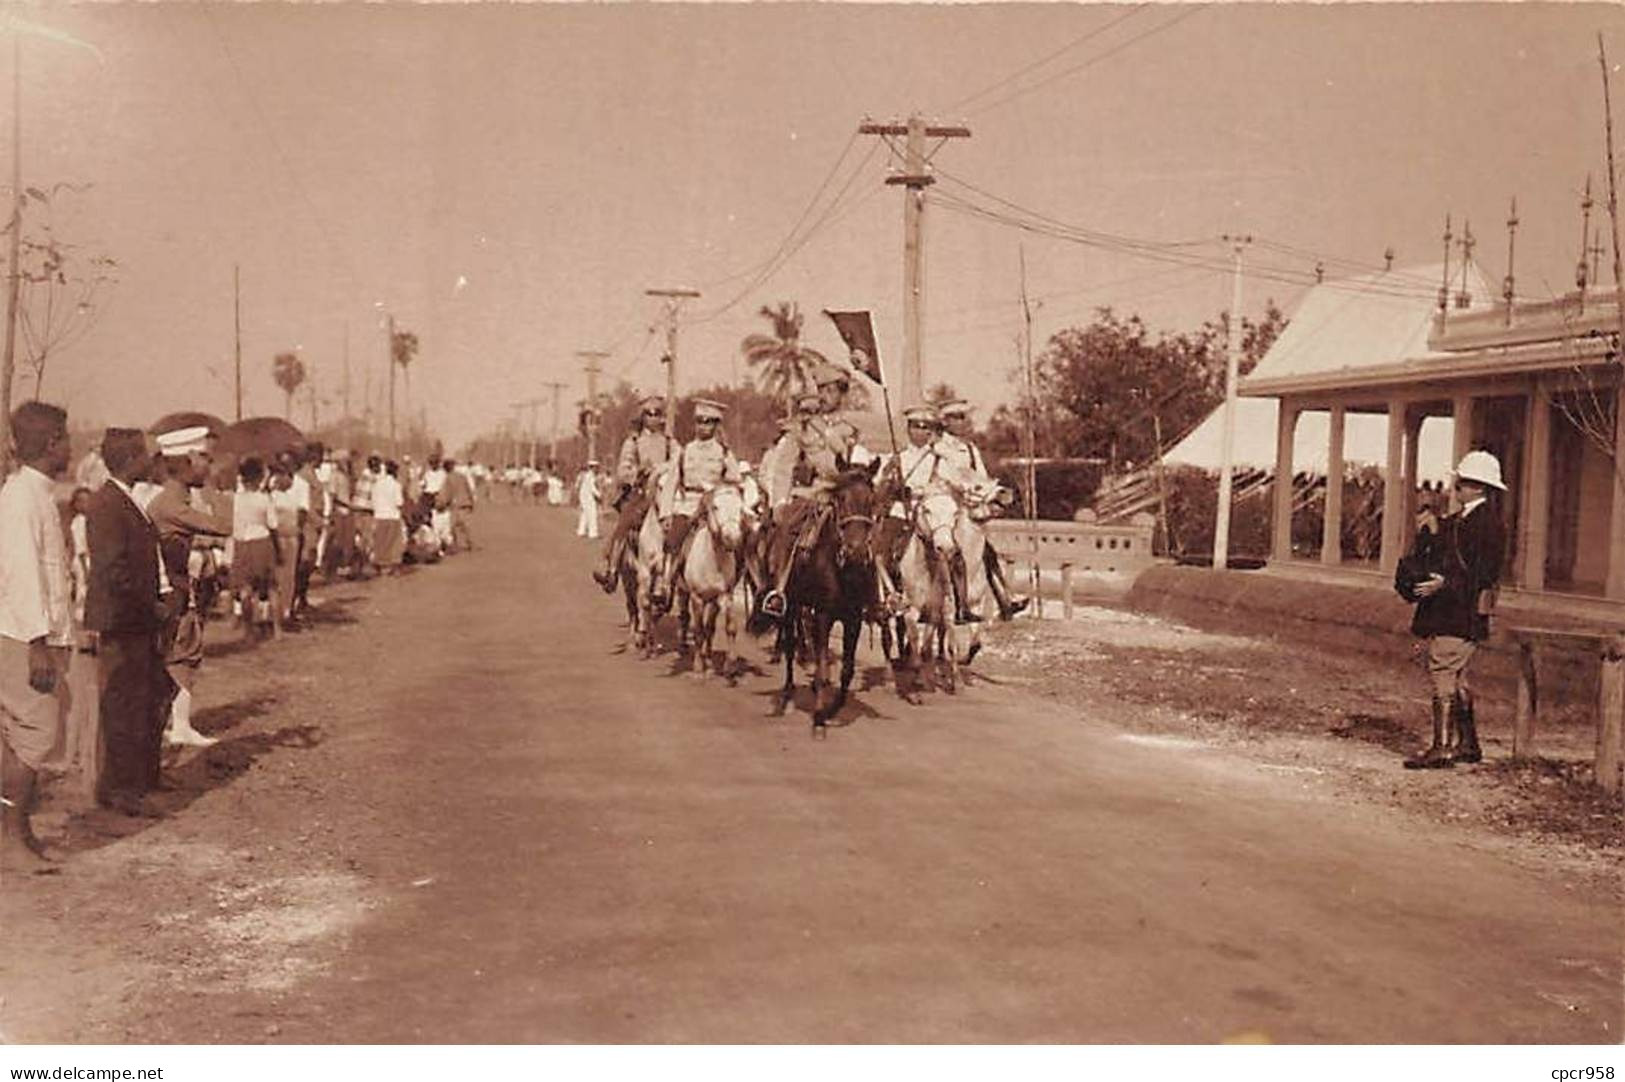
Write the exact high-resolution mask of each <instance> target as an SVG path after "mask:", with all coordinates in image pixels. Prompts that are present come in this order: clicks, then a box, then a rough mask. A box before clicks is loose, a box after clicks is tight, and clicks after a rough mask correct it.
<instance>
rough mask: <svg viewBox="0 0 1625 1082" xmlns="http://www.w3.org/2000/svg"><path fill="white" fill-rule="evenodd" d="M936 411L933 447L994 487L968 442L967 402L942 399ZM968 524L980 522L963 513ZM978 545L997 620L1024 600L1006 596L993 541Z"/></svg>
mask: <svg viewBox="0 0 1625 1082" xmlns="http://www.w3.org/2000/svg"><path fill="white" fill-rule="evenodd" d="M937 414H938V416H940V417H941V418H942V424H943V428H944V429H946V431H944V432H943V433H942V435H941V436H939V437H937V446H938V448H939V449H940V450H941V452H942V455H943V457H944V458H946V459H947V460H948V461H950V462H952V463H954V464H955V465H956V466H959V467H961V468H963V469H965V470H967V471H968V472H969V473H971V474H972V475H973V476H975V477H977V478H978V479H980V480H981V481H983V482H984V483H985V484H987V485H992V486H994V487H997V485H998V482H996V481H995V480H994V479H993V477H992V475H990V474H989V473H988V470H987V460H986V459H985V458H983V457H982V451H981V448H979V447H977V446H976V444H975V443H974V442H972V436H974V435H975V427H974V426H973V425H972V424H971V419H970V403H969V402H966V401H965V400H964V399H962V398H956V399H953V400H952V401H949V402H944V403H942V404H941V405H939V406H938V407H937ZM966 518H967V520H968V522H969V524H970V525H971V526H973V527H974V528H975V529H978V530H980V529H981V528H982V527H981V525H980V523H979V522H978V521H977V520H976V519H975V518H973V517H971V516H968V515H967V516H966ZM983 540H984V544H983V546H982V565H983V568H984V569H985V570H986V572H987V584H988V587H989V588H990V589H992V591H993V599H994V600H995V601H996V602H997V603H998V606H999V619H1001V620H1009V619H1010V618H1012V617H1014V616H1016V615H1018V614H1019V613H1021V612H1022V611H1024V610H1025V609H1026V608H1027V605H1028V599H1027V598H1022V599H1021V600H1019V601H1017V600H1013V599H1012V598H1011V597H1010V587H1009V585H1008V584H1006V582H1005V581H1004V565H1003V564H1002V563H1001V562H1000V561H999V554H998V553H997V552H995V551H994V549H993V543H992V542H991V541H987V540H986V537H985V535H984V538H983Z"/></svg>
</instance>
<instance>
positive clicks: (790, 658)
mask: <svg viewBox="0 0 1625 1082" xmlns="http://www.w3.org/2000/svg"><path fill="white" fill-rule="evenodd" d="M799 617H800V613H799V612H798V611H797V610H796V608H795V607H794V606H791V607H790V608H789V609H788V610H787V611H786V612H785V614H784V616H783V617H782V618H781V619H780V620H779V633H778V636H777V641H778V644H779V657H780V658H781V659H782V660H783V661H784V686H783V687H782V688H780V689H779V694H778V701H777V703H775V704H774V707H773V716H774V717H782V716H783V715H784V711H785V708H786V707H788V706H789V705H790V700H791V699H792V698H794V696H795V693H796V638H797V635H796V628H797V627H798V626H799V623H798V621H799Z"/></svg>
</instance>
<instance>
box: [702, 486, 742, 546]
mask: <svg viewBox="0 0 1625 1082" xmlns="http://www.w3.org/2000/svg"><path fill="white" fill-rule="evenodd" d="M705 527H706V529H708V530H710V531H711V536H713V537H715V538H716V540H717V544H718V545H719V546H720V547H722V548H723V549H726V550H727V551H729V552H733V551H735V550H737V549H738V548H739V545H740V542H741V541H742V540H743V539H744V535H745V497H744V495H743V494H742V493H741V492H740V491H739V489H738V488H737V487H735V486H734V485H718V486H716V487H715V488H713V489H712V490H711V491H710V492H708V493H707V494H706V497H705Z"/></svg>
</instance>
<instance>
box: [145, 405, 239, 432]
mask: <svg viewBox="0 0 1625 1082" xmlns="http://www.w3.org/2000/svg"><path fill="white" fill-rule="evenodd" d="M183 428H207V429H208V430H209V435H211V436H219V435H221V434H223V433H224V432H225V431H226V422H224V421H222V420H221V419H220V418H218V417H216V416H215V415H214V414H212V413H200V412H198V411H196V410H182V411H180V412H179V413H166V414H164V415H163V416H162V417H160V418H158V420H156V421H154V422H153V423H152V427H151V428H149V429H147V431H148V432H150V433H152V434H153V435H154V436H162V435H163V434H164V433H165V432H178V431H180V430H181V429H183Z"/></svg>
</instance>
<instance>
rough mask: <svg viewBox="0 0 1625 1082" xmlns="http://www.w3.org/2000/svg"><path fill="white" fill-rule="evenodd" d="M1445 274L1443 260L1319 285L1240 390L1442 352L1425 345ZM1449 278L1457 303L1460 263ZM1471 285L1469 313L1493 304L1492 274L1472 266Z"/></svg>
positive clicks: (1321, 377)
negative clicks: (1486, 274) (1485, 274)
mask: <svg viewBox="0 0 1625 1082" xmlns="http://www.w3.org/2000/svg"><path fill="white" fill-rule="evenodd" d="M1443 275H1444V267H1443V265H1442V264H1437V263H1436V264H1433V265H1431V266H1419V267H1407V268H1404V269H1402V270H1393V271H1384V272H1382V273H1379V274H1368V275H1363V276H1360V277H1356V278H1343V279H1339V280H1337V281H1334V282H1323V283H1321V284H1319V285H1317V286H1314V287H1313V288H1312V289H1310V290H1309V291H1308V292H1307V293H1305V294H1304V295H1303V299H1302V300H1301V301H1300V302H1299V303H1298V307H1297V310H1296V311H1294V312H1293V313H1292V318H1291V319H1290V321H1289V322H1288V323H1287V326H1286V330H1284V331H1282V332H1281V336H1280V337H1279V338H1277V339H1276V340H1275V343H1274V345H1272V346H1270V349H1269V352H1268V353H1266V354H1265V355H1264V358H1263V359H1262V360H1260V361H1259V362H1258V365H1257V367H1255V368H1254V369H1253V370H1252V372H1251V373H1249V374H1248V375H1247V377H1246V378H1245V379H1244V380H1243V381H1242V387H1241V390H1242V393H1244V394H1245V393H1249V392H1251V393H1269V392H1266V391H1264V390H1263V388H1262V387H1260V388H1258V389H1257V390H1254V385H1256V384H1263V385H1267V386H1270V387H1272V388H1273V387H1276V386H1282V385H1287V384H1291V383H1293V382H1297V381H1300V380H1301V381H1303V382H1305V383H1311V382H1312V383H1317V384H1324V383H1325V382H1326V380H1327V377H1334V378H1335V374H1336V373H1344V372H1346V373H1349V374H1350V376H1351V378H1355V376H1356V373H1357V370H1359V369H1362V368H1378V367H1383V366H1389V365H1393V364H1394V363H1396V362H1399V361H1408V360H1416V359H1425V358H1427V357H1431V356H1440V357H1442V356H1445V354H1435V353H1433V352H1431V351H1430V350H1429V348H1428V335H1429V333H1430V332H1431V330H1432V328H1433V317H1434V315H1435V313H1436V312H1437V311H1438V288H1439V282H1440V280H1441V279H1442V278H1443ZM1450 278H1451V281H1450V289H1451V292H1452V301H1453V300H1454V294H1455V292H1456V291H1458V290H1459V289H1460V288H1461V286H1462V272H1461V269H1460V267H1456V268H1454V269H1453V271H1452V273H1451V276H1450ZM1466 287H1467V293H1468V296H1469V298H1470V301H1471V303H1470V305H1469V308H1468V311H1478V310H1482V309H1483V308H1485V307H1486V306H1488V305H1490V304H1492V303H1493V301H1494V296H1495V295H1494V293H1493V292H1492V290H1491V287H1490V283H1489V280H1488V279H1487V278H1485V277H1484V273H1483V271H1482V270H1480V268H1479V266H1478V264H1476V263H1469V264H1468V265H1467V274H1466ZM1451 311H1452V312H1456V311H1460V309H1457V308H1454V307H1452V308H1451Z"/></svg>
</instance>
